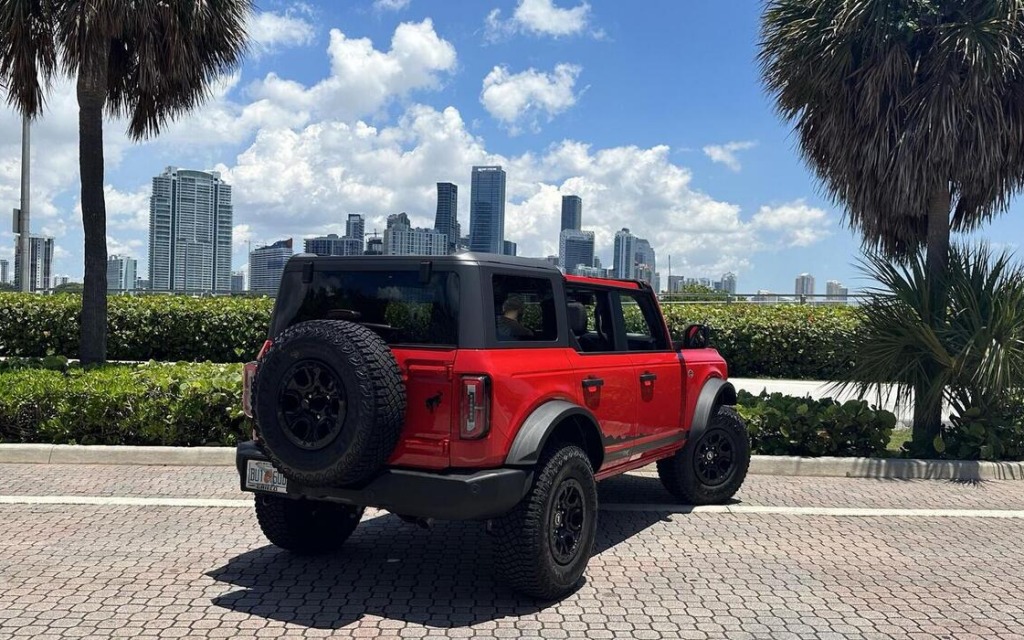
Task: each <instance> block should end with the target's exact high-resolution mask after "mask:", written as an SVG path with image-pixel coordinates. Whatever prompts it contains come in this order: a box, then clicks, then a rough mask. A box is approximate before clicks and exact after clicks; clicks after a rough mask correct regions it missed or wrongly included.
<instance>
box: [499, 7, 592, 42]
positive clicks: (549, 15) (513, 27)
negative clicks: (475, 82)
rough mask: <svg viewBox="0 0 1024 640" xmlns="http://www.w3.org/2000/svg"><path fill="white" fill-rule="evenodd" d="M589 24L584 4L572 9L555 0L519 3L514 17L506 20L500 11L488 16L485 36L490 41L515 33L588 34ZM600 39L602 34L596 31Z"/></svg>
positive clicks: (588, 9)
mask: <svg viewBox="0 0 1024 640" xmlns="http://www.w3.org/2000/svg"><path fill="white" fill-rule="evenodd" d="M589 24H590V5H589V4H587V3H586V2H583V3H581V4H579V5H576V6H574V7H570V8H563V7H558V6H556V5H555V3H554V1H553V0H520V1H519V4H518V5H516V8H515V11H513V12H512V17H511V18H509V19H508V20H503V19H502V17H501V10H500V9H494V10H492V11H491V12H490V13H489V14H487V19H486V22H485V33H486V35H487V37H488V38H489V39H491V40H494V39H500V38H502V37H504V36H508V35H511V34H514V33H529V34H532V35H539V36H551V37H555V38H558V37H562V36H571V35H577V34H581V33H583V32H585V31H586V30H587V27H588V26H589ZM594 35H595V36H599V35H600V32H595V33H594Z"/></svg>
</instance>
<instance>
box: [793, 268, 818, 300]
mask: <svg viewBox="0 0 1024 640" xmlns="http://www.w3.org/2000/svg"><path fill="white" fill-rule="evenodd" d="M796 295H798V296H813V295H814V276H812V275H811V274H809V273H801V274H800V275H798V276H797V277H796Z"/></svg>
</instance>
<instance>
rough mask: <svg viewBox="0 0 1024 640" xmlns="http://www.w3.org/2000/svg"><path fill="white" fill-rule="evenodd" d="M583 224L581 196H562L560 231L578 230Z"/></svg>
mask: <svg viewBox="0 0 1024 640" xmlns="http://www.w3.org/2000/svg"><path fill="white" fill-rule="evenodd" d="M582 225H583V198H580V197H579V196H562V231H565V230H566V229H572V230H574V231H579V230H580V227H581V226H582Z"/></svg>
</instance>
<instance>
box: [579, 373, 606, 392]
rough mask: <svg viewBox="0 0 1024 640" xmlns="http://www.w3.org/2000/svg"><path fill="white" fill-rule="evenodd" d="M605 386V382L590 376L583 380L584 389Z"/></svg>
mask: <svg viewBox="0 0 1024 640" xmlns="http://www.w3.org/2000/svg"><path fill="white" fill-rule="evenodd" d="M603 386H604V380H602V379H601V378H595V377H593V376H590V377H588V378H584V379H583V388H584V389H597V388H600V387H603Z"/></svg>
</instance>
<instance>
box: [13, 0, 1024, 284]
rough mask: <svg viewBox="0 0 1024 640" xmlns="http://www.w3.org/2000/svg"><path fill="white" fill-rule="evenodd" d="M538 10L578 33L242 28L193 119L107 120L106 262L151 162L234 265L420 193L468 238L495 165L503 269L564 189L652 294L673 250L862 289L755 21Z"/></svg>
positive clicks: (73, 192) (56, 196)
mask: <svg viewBox="0 0 1024 640" xmlns="http://www.w3.org/2000/svg"><path fill="white" fill-rule="evenodd" d="M509 4H510V6H509V7H507V8H505V9H503V15H504V16H506V17H510V16H511V14H512V11H513V8H512V7H511V4H513V0H510V2H509ZM555 5H557V6H558V7H560V8H564V9H570V8H573V7H575V8H579V10H580V11H579V12H575V13H573V12H570V11H566V12H564V13H559V14H558V15H560V16H562V18H563V19H568V16H569V15H570V14H572V15H585V16H586V20H585V21H584V22H585V26H580V25H576V27H577V28H575V29H569V28H568V25H567V26H566V28H567V30H566V31H565V32H564V33H563V34H562V35H559V36H558V37H555V35H554V34H552V33H551V32H550V31H548V32H545V31H543V30H540V31H536V32H534V31H530V32H529V33H527V32H523V31H516V32H502V33H501V34H498V35H500V37H496V36H495V34H493V33H491V32H490V31H489V28H488V22H487V18H488V14H489V11H490V9H491V8H490V7H487V6H483V5H474V4H460V3H424V2H412V3H408V4H407V5H405V4H403V8H402V9H401V10H398V11H386V12H379V11H375V10H373V5H372V4H371V2H370V0H362V1H353V2H348V3H337V2H327V1H326V0H312V1H311V2H308V3H304V4H303V5H302V7H303V10H302V11H299V10H297V9H296V10H293V9H294V7H293V6H292V4H291V3H290V2H284V3H279V4H273V5H271V6H268V7H263V9H264V10H263V11H261V12H260V13H258V14H257V16H255V17H254V20H256V22H257V24H260V25H266V26H274V25H276V26H278V27H282V26H283V25H287V26H288V27H290V29H289V30H288V31H282V30H273V29H269V28H268V29H260V30H257V31H254V34H256V35H257V36H258V38H260V39H259V40H258V41H256V42H254V51H258V52H259V54H258V55H249V56H247V57H246V58H245V60H244V61H243V64H242V66H241V67H240V68H239V69H238V71H237V73H236V74H233V75H232V76H230V77H226V78H223V79H222V80H221V81H218V83H217V84H216V86H215V91H213V92H212V94H211V97H210V100H209V101H208V102H207V103H206V104H204V105H202V106H201V107H199V108H198V109H196V110H195V111H194V112H193V113H192V114H190V115H188V116H185V117H183V118H181V119H180V120H178V121H175V122H169V123H167V126H166V127H163V128H162V131H161V134H160V135H159V136H156V137H154V138H152V139H147V140H144V141H140V142H139V143H135V142H133V141H131V140H129V139H128V138H127V137H126V136H125V135H124V130H125V129H126V126H125V125H126V122H125V121H124V120H123V119H120V118H117V117H114V118H111V119H110V120H109V122H108V123H107V125H106V127H105V131H104V134H105V135H104V143H105V147H106V149H107V163H106V165H105V179H106V189H105V194H106V208H107V213H108V235H109V236H110V237H111V240H110V242H109V243H108V244H109V246H108V249H109V252H110V253H111V254H117V255H129V256H132V257H134V258H136V259H137V260H138V261H139V265H140V267H141V268H142V269H143V271H144V272H146V273H148V269H147V268H148V264H149V263H150V256H149V247H148V244H149V243H148V236H147V233H148V228H147V225H148V216H149V212H148V196H149V192H150V190H151V185H150V181H151V178H152V176H154V175H156V174H158V173H160V171H161V170H162V169H163V167H165V166H167V165H171V164H174V165H178V166H185V167H195V168H205V169H210V170H217V171H220V172H221V174H222V176H223V177H224V179H225V181H226V182H227V183H228V184H231V185H232V187H233V189H234V191H235V194H234V195H235V197H234V199H233V205H234V208H235V210H236V217H237V219H236V220H235V221H234V225H233V226H234V227H235V228H234V233H233V236H234V243H233V247H232V250H233V255H232V259H231V263H232V266H233V267H234V268H235V269H238V268H239V267H241V266H243V265H244V264H245V263H246V261H247V250H248V246H249V242H250V241H252V242H253V243H254V246H255V244H258V243H260V242H272V241H274V240H276V239H279V238H282V237H288V236H293V237H295V238H296V241H297V242H300V244H301V240H300V238H301V237H303V236H306V235H309V236H313V235H326V234H330V233H336V234H338V235H339V236H340V235H343V234H344V223H345V216H346V214H348V213H360V212H361V213H364V215H365V216H366V226H367V228H368V229H374V228H376V229H378V230H379V231H382V230H383V228H384V219H385V218H386V216H387V215H388V214H391V213H395V212H398V211H403V210H404V211H407V212H408V214H409V216H410V219H411V220H412V223H413V226H415V227H424V228H426V227H431V226H433V225H434V222H435V220H434V219H435V216H436V208H435V207H436V200H435V197H434V196H435V189H436V183H437V182H438V181H444V182H452V183H457V184H459V185H460V186H461V187H462V188H461V189H459V192H458V194H457V200H458V211H459V213H460V215H461V218H462V232H461V234H460V235H462V236H465V235H468V231H469V226H468V225H469V218H468V217H467V215H466V214H467V213H468V212H469V208H470V182H469V176H468V175H467V173H468V171H469V167H471V166H473V165H478V166H488V165H501V166H503V167H504V168H505V170H506V171H508V173H509V177H508V181H507V184H506V196H507V197H506V202H507V204H506V211H505V229H504V239H507V240H509V241H513V242H516V243H517V251H518V253H519V254H520V255H532V256H547V255H553V254H556V253H557V252H558V248H559V247H558V243H559V232H560V231H561V219H560V218H561V216H560V209H561V201H562V197H563V196H568V195H577V196H579V197H580V198H581V199H582V201H583V203H584V205H585V207H586V217H585V223H584V227H585V228H587V229H590V230H593V231H594V232H595V245H596V249H595V250H596V253H597V255H598V256H599V257H600V259H601V260H602V261H603V263H604V264H605V265H606V266H608V265H611V263H612V255H611V254H612V249H613V242H614V235H615V232H616V231H617V230H618V229H621V228H622V227H629V228H630V229H631V230H632V232H633V233H634V234H636V235H638V236H639V237H643V238H647V239H648V240H649V241H650V242H651V245H652V246H653V248H654V249H655V251H656V252H657V254H658V258H659V265H658V271H660V272H661V273H662V276H663V278H664V277H666V276H667V273H668V272H667V269H665V267H664V266H663V265H662V264H660V263H662V262H666V258H667V256H669V255H671V256H672V258H673V267H674V268H673V273H686V274H693V275H694V276H699V277H712V278H719V277H720V276H721V274H723V273H725V272H728V271H732V272H734V273H737V274H741V284H742V283H744V282H745V283H749V284H748V286H742V287H741V288H743V289H747V290H748V291H749V290H751V289H756V288H766V289H771V290H774V291H783V292H788V291H790V290H791V287H792V286H793V285H792V283H793V277H794V275H795V274H797V273H800V272H801V271H807V270H813V271H814V272H815V273H817V274H818V276H819V277H820V278H822V280H823V281H824V278H825V277H828V278H832V279H837V280H839V281H843V282H847V283H851V284H853V285H855V286H861V285H862V283H861V282H858V281H857V280H858V278H859V275H860V274H859V271H858V267H857V263H858V259H859V257H860V256H861V246H860V238H859V236H857V235H856V234H855V233H853V232H851V231H850V230H849V229H848V228H847V227H846V226H845V225H844V223H843V211H842V207H841V206H838V205H835V204H833V203H832V202H831V201H830V200H829V199H828V198H827V197H826V196H825V194H823V193H822V191H821V189H820V184H819V183H818V181H817V179H816V178H815V176H814V175H813V174H812V173H811V172H810V171H809V170H808V169H807V167H806V166H804V164H803V162H802V160H801V158H800V156H799V154H798V152H797V151H796V150H795V149H794V147H793V144H792V131H791V128H790V127H789V126H787V125H785V124H784V123H782V122H781V121H780V120H779V118H778V117H777V114H776V113H775V111H774V108H773V105H772V104H771V102H770V100H768V99H767V97H766V96H765V95H764V92H763V90H762V84H761V79H760V72H759V69H758V67H757V65H756V63H755V62H754V60H755V59H756V49H757V42H758V18H759V14H760V12H759V10H758V6H757V5H755V4H750V5H746V4H744V5H742V6H735V7H734V6H731V5H729V3H721V2H710V1H708V0H694V2H687V3H666V4H665V5H664V6H659V7H658V9H657V10H656V11H655V9H654V8H653V7H651V8H648V7H646V6H641V7H631V6H629V5H628V3H600V4H597V3H593V4H590V3H586V4H585V3H580V2H578V1H576V0H573V1H569V0H556V2H555ZM598 33H600V34H603V35H602V37H595V34H598ZM492 36H495V37H492ZM605 36H607V37H605ZM267 38H272V40H270V41H267V40H266V39H267ZM414 45H417V46H418V47H419V48H417V46H414ZM708 51H712V52H715V55H710V56H709V55H707V52H708ZM382 68H386V69H388V72H387V73H386V74H382V73H381V71H380V70H381V69H382ZM496 69H497V70H498V71H500V73H496V72H495V70H496ZM47 97H48V99H47V108H46V110H45V112H44V113H43V114H42V116H41V117H40V118H39V119H37V120H36V121H34V122H33V124H32V130H33V140H34V142H35V145H34V150H33V159H32V176H33V185H32V192H33V193H32V203H33V207H32V209H33V212H32V232H33V233H35V234H39V235H48V236H50V237H53V238H54V239H55V245H56V248H55V254H54V257H53V260H54V264H53V269H54V271H55V272H59V273H64V274H69V275H71V276H72V277H73V278H74V279H80V278H81V276H82V265H83V261H82V245H83V242H82V235H81V221H80V215H79V210H78V198H79V193H80V188H79V184H78V162H77V157H78V156H77V154H78V131H77V128H75V127H72V126H67V123H68V122H76V121H77V112H78V108H77V100H76V98H75V86H74V83H73V82H68V81H61V82H58V83H56V84H55V86H54V87H52V89H51V90H50V91H48V96H47ZM19 143H20V118H19V117H18V116H17V114H15V113H14V112H13V111H12V110H11V109H9V108H5V109H0V163H4V164H5V166H8V165H9V166H16V165H17V163H18V161H19V159H20V144H19ZM18 193H19V182H18V176H17V172H6V173H3V174H2V175H0V206H3V207H7V209H5V210H7V211H9V210H10V208H12V207H16V206H18ZM1022 211H1024V207H1022V200H1021V199H1020V198H1019V197H1015V198H1014V199H1013V200H1012V202H1011V205H1010V211H1009V212H1008V213H1007V214H1006V215H1001V216H998V217H996V219H994V220H993V222H992V223H986V224H985V225H984V226H983V227H982V228H981V229H980V230H979V231H978V232H977V233H975V234H972V235H970V236H968V237H967V239H970V240H973V239H979V238H988V239H990V240H992V241H993V242H999V243H1002V244H1009V245H1014V244H1016V246H1017V248H1019V246H1020V243H1021V241H1020V238H1022V237H1024V215H1021V214H1022ZM13 240H14V238H13V235H12V234H11V233H10V230H9V228H8V227H6V226H5V228H0V259H7V260H8V261H9V262H13V250H14V242H13ZM1008 248H1010V249H1013V248H1014V247H1013V246H1009V247H1008ZM143 265H145V266H143Z"/></svg>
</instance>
